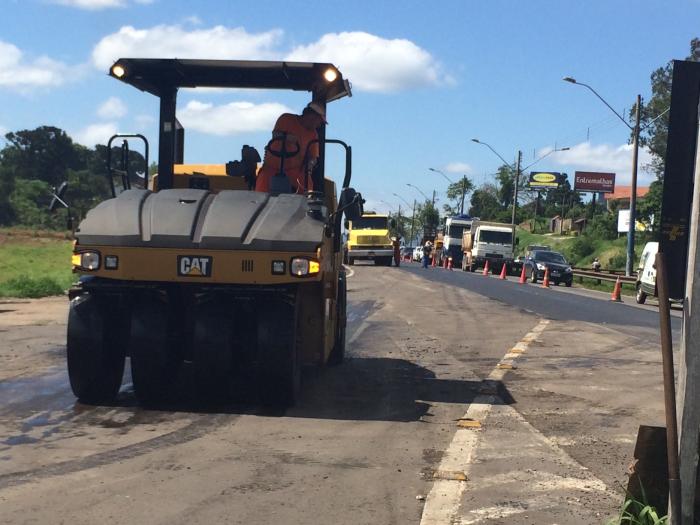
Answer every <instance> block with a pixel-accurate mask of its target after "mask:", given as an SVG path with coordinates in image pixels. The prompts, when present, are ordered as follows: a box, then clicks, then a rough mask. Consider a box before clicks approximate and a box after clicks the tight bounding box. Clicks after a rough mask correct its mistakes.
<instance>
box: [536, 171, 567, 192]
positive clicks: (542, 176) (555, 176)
mask: <svg viewBox="0 0 700 525" xmlns="http://www.w3.org/2000/svg"><path fill="white" fill-rule="evenodd" d="M561 179H562V175H561V173H558V172H554V171H531V172H530V180H529V181H528V185H529V186H530V188H533V189H550V188H558V187H559V184H560V183H561Z"/></svg>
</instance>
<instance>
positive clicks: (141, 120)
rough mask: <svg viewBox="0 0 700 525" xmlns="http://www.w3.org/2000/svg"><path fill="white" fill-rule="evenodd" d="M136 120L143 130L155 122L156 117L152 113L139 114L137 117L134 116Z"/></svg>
mask: <svg viewBox="0 0 700 525" xmlns="http://www.w3.org/2000/svg"><path fill="white" fill-rule="evenodd" d="M134 121H135V122H136V126H137V127H138V129H140V130H143V129H145V128H147V127H148V126H151V125H153V124H155V122H156V119H155V117H153V116H152V115H137V116H136V118H134Z"/></svg>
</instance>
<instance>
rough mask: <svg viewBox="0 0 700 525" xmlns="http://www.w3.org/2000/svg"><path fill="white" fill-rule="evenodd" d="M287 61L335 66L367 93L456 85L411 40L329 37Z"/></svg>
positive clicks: (300, 49) (299, 50)
mask: <svg viewBox="0 0 700 525" xmlns="http://www.w3.org/2000/svg"><path fill="white" fill-rule="evenodd" d="M286 59H287V60H299V61H306V62H332V63H334V64H335V65H336V66H338V67H339V68H340V70H341V71H342V72H343V75H344V76H345V77H347V78H349V79H350V80H351V81H352V83H353V86H355V87H356V88H357V89H359V90H363V91H377V92H393V91H400V90H402V89H406V88H415V87H424V86H435V85H439V84H442V83H445V82H452V79H450V78H449V77H447V76H446V75H445V74H444V73H443V72H442V71H441V66H440V64H439V63H438V62H437V61H436V60H435V59H434V58H433V57H432V55H431V54H430V53H428V52H427V51H426V50H424V49H422V48H420V47H419V46H417V45H416V44H414V43H413V42H411V41H410V40H406V39H399V38H395V39H391V40H390V39H386V38H381V37H379V36H376V35H372V34H369V33H365V32H362V31H354V32H343V33H328V34H326V35H323V36H322V37H321V38H320V39H319V40H318V41H317V42H314V43H312V44H308V45H302V46H299V47H297V48H295V49H294V50H293V51H292V52H291V53H290V54H289V55H287V56H286Z"/></svg>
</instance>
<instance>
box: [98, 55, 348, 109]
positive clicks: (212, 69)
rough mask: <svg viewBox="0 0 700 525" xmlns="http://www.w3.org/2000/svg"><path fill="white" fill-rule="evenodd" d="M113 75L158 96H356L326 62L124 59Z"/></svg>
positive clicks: (324, 99) (116, 64)
mask: <svg viewBox="0 0 700 525" xmlns="http://www.w3.org/2000/svg"><path fill="white" fill-rule="evenodd" d="M120 68H121V69H120ZM327 72H328V74H327ZM333 72H335V78H333V74H332V73H333ZM109 74H110V75H111V76H113V77H115V78H116V79H118V80H121V81H122V82H126V83H127V84H131V85H132V86H134V87H136V88H138V89H140V90H142V91H148V92H149V93H152V94H153V95H156V96H158V97H160V96H161V95H163V94H167V93H169V92H172V90H173V89H177V88H181V87H185V88H194V87H216V88H254V89H255V88H257V89H291V90H295V91H311V92H313V94H314V99H315V100H318V99H321V100H323V101H326V102H330V101H331V100H336V99H338V98H341V97H344V96H351V95H352V93H351V91H350V83H349V82H348V81H347V80H345V79H343V75H342V74H341V73H340V71H338V69H337V68H336V67H335V66H334V65H333V64H326V63H313V62H270V61H251V60H191V59H163V58H120V59H119V60H117V61H116V62H115V63H114V65H113V66H112V67H111V68H110V70H109ZM327 77H328V78H331V80H330V81H329V80H328V79H327Z"/></svg>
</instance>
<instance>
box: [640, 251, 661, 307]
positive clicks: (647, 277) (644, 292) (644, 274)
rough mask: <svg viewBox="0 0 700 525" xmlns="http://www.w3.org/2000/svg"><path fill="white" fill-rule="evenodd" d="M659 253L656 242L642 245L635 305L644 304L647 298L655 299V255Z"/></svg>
mask: <svg viewBox="0 0 700 525" xmlns="http://www.w3.org/2000/svg"><path fill="white" fill-rule="evenodd" d="M658 251H659V243H658V242H648V243H646V244H645V245H644V250H642V256H641V257H640V258H639V266H637V284H636V287H637V295H636V299H637V303H639V304H644V301H646V300H647V296H649V295H651V296H652V297H656V295H657V293H656V265H655V264H654V262H655V261H656V253H657V252H658Z"/></svg>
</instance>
